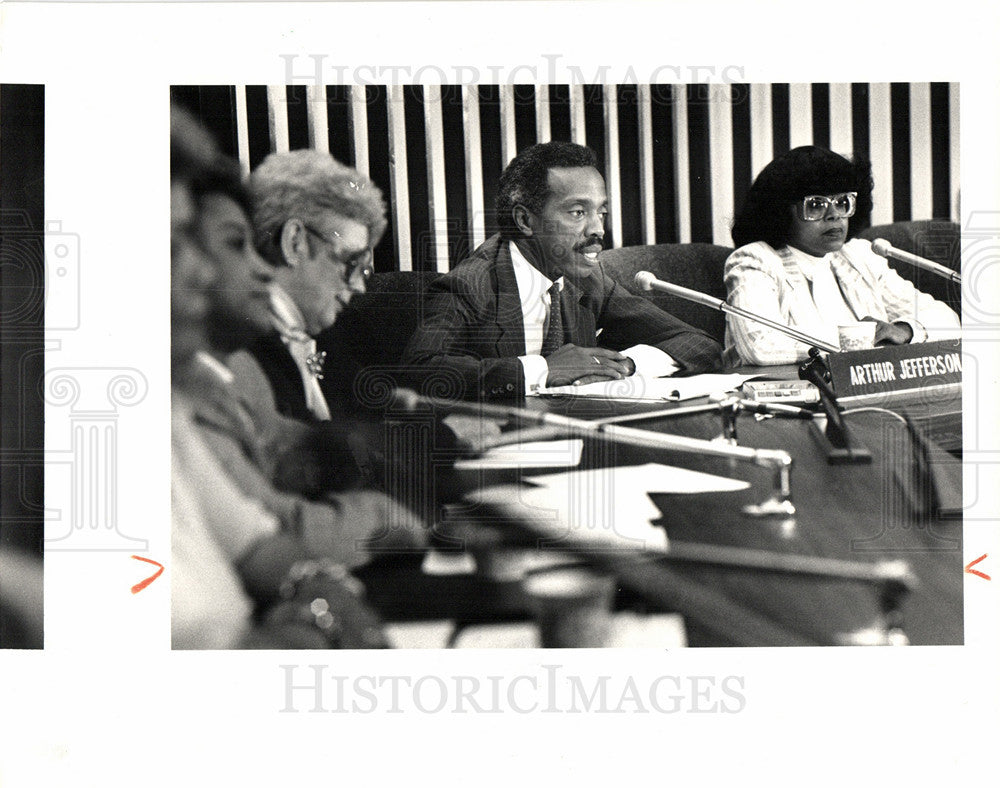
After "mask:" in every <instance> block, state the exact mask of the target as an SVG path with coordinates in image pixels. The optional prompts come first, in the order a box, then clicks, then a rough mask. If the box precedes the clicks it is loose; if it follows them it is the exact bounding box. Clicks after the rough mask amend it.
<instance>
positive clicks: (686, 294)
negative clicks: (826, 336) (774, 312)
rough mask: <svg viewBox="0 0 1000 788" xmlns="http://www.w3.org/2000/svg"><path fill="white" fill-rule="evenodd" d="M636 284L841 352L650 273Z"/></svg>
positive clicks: (638, 276) (640, 276)
mask: <svg viewBox="0 0 1000 788" xmlns="http://www.w3.org/2000/svg"><path fill="white" fill-rule="evenodd" d="M635 283H636V284H637V285H638V286H639V287H641V288H642V289H643V290H661V291H662V292H664V293H670V295H674V296H677V297H678V298H683V299H685V300H687V301H694V302H695V303H696V304H701V305H702V306H708V307H711V308H712V309H718V310H719V311H720V312H725V313H726V314H730V315H737V316H739V317H743V318H746V319H747V320H753V321H754V322H755V323H762V324H764V325H765V326H768V327H770V328H773V329H774V330H775V331H780V332H781V333H782V334H785V335H786V336H789V337H791V338H792V339H795V340H797V341H799V342H803V343H805V344H807V345H811V346H813V347H818V348H820V349H821V350H825V351H826V352H827V353H839V352H840V348H839V347H837V346H835V345H831V344H830V343H829V342H824V341H823V340H822V339H817V338H816V337H812V336H809V335H808V334H806V333H804V332H802V331H799V330H798V329H797V328H792V327H790V326H786V325H782V324H781V323H776V322H775V321H773V320H771V319H769V318H766V317H764V316H763V315H758V314H756V313H754V312H749V311H747V310H746V309H743V308H742V307H738V306H733V305H732V304H727V303H726V302H725V301H723V300H722V299H720V298H715V297H714V296H710V295H708V294H707V293H701V292H699V291H697V290H689V289H688V288H686V287H681V286H680V285H673V284H670V282H664V281H663V280H662V279H657V278H656V277H655V276H654V275H653V274H651V273H650V272H649V271H639V272H638V273H637V274H636V275H635Z"/></svg>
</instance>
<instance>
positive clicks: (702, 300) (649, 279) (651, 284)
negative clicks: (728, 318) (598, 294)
mask: <svg viewBox="0 0 1000 788" xmlns="http://www.w3.org/2000/svg"><path fill="white" fill-rule="evenodd" d="M635 283H636V284H637V285H639V287H641V288H642V289H643V290H662V291H663V292H664V293H670V295H675V296H677V297H678V298H683V299H685V300H687V301H694V302H695V303H696V304H701V305H702V306H707V307H711V308H712V309H718V310H721V311H725V306H726V302H725V301H723V300H722V299H720V298H715V297H714V296H710V295H709V294H708V293H701V292H699V291H698V290H689V289H688V288H686V287H681V286H680V285H674V284H671V283H670V282H664V281H663V280H662V279H657V278H656V277H655V276H654V275H653V274H651V273H650V272H649V271H639V273H637V274H636V275H635Z"/></svg>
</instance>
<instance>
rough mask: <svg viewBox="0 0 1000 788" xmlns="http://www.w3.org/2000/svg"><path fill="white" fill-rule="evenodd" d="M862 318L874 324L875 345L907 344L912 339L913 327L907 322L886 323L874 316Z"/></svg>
mask: <svg viewBox="0 0 1000 788" xmlns="http://www.w3.org/2000/svg"><path fill="white" fill-rule="evenodd" d="M862 320H865V321H869V322H872V323H874V324H875V344H876V345H908V344H909V343H910V342H911V341H912V340H913V329H912V328H910V325H909V323H886V322H885V321H884V320H877V319H875V318H874V317H864V318H862Z"/></svg>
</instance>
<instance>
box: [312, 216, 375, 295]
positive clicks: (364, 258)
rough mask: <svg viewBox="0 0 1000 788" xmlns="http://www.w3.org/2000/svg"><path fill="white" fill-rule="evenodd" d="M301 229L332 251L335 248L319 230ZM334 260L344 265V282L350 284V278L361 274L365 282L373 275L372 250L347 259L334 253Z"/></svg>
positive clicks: (330, 240)
mask: <svg viewBox="0 0 1000 788" xmlns="http://www.w3.org/2000/svg"><path fill="white" fill-rule="evenodd" d="M303 227H305V228H306V232H307V233H309V234H310V235H314V236H316V237H317V238H319V240H321V241H324V242H325V243H326V244H327V245H328V246H330V247H332V248H333V249H336V248H337V244H336V243H334V241H333V239H332V238H327V237H326V236H325V235H323V233H321V232H319V230H314V229H313V228H312V227H310V226H309V225H308V224H304V225H303ZM334 257H335V259H336V260H337V262H338V263H343V264H344V281H345V282H350V281H351V278H352V277H353V276H354V275H355V274H356V273H359V272H360V274H361V278H362V279H363V280H365V281H366V282H367V281H368V280H369V279H370V278H371V276H372V274H374V273H375V265H374V263H373V261H372V250H371V249H364V250H362V251H360V252H358V253H357V254H354V255H352V256H351V257H348V258H347V259H343V258H341V257H340V256H339V255H337V254H336V253H335V254H334Z"/></svg>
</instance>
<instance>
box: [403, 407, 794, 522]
mask: <svg viewBox="0 0 1000 788" xmlns="http://www.w3.org/2000/svg"><path fill="white" fill-rule="evenodd" d="M393 404H394V405H395V407H397V408H400V409H402V410H406V411H413V410H415V409H416V408H417V406H419V405H423V406H425V407H440V408H444V409H447V410H451V411H453V412H464V413H471V414H474V415H479V416H486V417H492V418H501V419H507V420H509V419H520V420H521V421H525V422H533V423H536V424H540V425H547V426H551V427H554V428H557V429H559V430H562V431H563V432H564V433H565V434H568V435H574V436H579V437H589V438H593V439H594V440H599V441H607V442H610V443H625V444H629V445H633V446H641V447H643V448H649V449H658V450H666V451H679V452H690V453H693V454H700V455H703V456H710V457H726V458H732V459H736V460H742V461H743V462H749V463H752V464H753V465H757V466H758V467H762V468H766V469H768V470H770V471H772V472H773V474H774V476H773V480H774V481H773V488H772V491H771V495H770V496H769V497H768V498H767V499H766V500H765V501H763V502H761V503H759V504H748V505H747V506H745V507H744V508H743V511H744V513H745V514H746V515H748V516H750V517H784V518H788V517H791V516H792V515H794V514H795V505H794V504H793V503H792V481H791V474H792V457H791V455H790V454H789V453H788V452H786V451H782V450H780V449H750V448H745V447H743V446H731V445H728V444H723V443H716V442H712V441H706V440H702V439H700V438H688V437H684V436H682V435H666V434H663V433H658V432H650V431H649V430H640V429H635V428H632V427H623V426H619V425H617V424H602V423H599V422H589V421H585V420H583V419H575V418H571V417H568V416H560V415H557V414H555V413H546V412H544V411H530V410H524V409H522V408H508V407H503V406H499V405H490V404H483V403H479V402H465V401H461V400H446V399H440V398H436V397H423V396H419V395H418V394H416V392H413V391H409V390H406V389H397V390H396V393H395V396H394V397H393Z"/></svg>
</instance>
